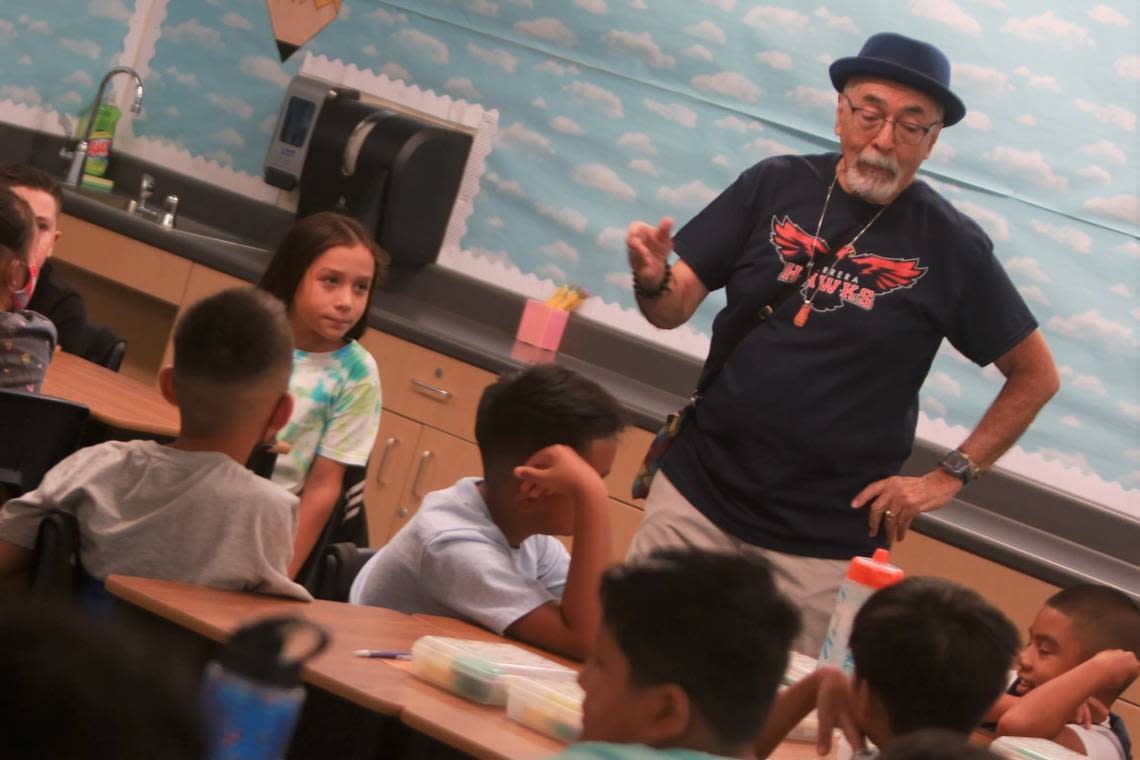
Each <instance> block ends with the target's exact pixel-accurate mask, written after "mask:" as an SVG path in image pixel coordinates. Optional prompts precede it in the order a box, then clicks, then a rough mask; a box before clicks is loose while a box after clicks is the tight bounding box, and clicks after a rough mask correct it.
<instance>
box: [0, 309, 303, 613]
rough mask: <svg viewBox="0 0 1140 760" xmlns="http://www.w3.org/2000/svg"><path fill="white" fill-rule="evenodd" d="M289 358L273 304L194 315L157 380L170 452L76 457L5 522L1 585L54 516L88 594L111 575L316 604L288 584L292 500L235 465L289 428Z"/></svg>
mask: <svg viewBox="0 0 1140 760" xmlns="http://www.w3.org/2000/svg"><path fill="white" fill-rule="evenodd" d="M292 359H293V345H292V338H291V332H290V329H289V322H288V320H287V318H286V316H285V310H284V307H283V306H282V304H281V303H280V302H278V301H277V300H276V299H274V298H273V297H272V296H269V295H267V294H264V293H260V292H258V291H255V290H253V289H245V288H242V289H232V290H226V291H223V292H221V293H219V294H217V295H214V296H211V297H210V298H207V299H205V300H203V301H200V302H198V303H197V304H195V305H193V306H191V307H190V309H189V310H188V311H187V312H186V314H185V316H184V317H183V318H182V320H181V321H180V322H179V324H178V327H177V329H176V330H175V334H174V367H173V368H169V367H168V368H165V369H163V371H162V374H161V375H160V377H159V382H160V385H161V388H162V393H163V395H164V396H166V398H167V399H169V400H170V401H171V402H172V403H174V404H176V405H177V406H178V408H179V412H180V413H181V417H182V429H181V431H180V433H179V436H178V438H177V439H175V440H174V442H173V443H171V444H169V445H167V446H163V445H160V444H158V443H155V442H154V441H125V442H123V441H110V442H108V443H103V444H99V445H98V446H92V447H89V448H86V449H81V450H80V451H78V452H76V453H75V454H72V455H71V456H70V457H68V458H67V459H65V460H63V461H62V462H60V463H59V464H58V465H56V466H55V467H54V468H52V469H51V470H50V471H49V472H48V473H47V475H45V476H44V479H43V482H42V483H41V484H40V487H39V488H37V489H36V490H34V491H31V492H29V493H27V494H24V495H23V496H20V497H18V498H15V499H12V500H11V501H9V502H8V503H7V504H5V505H4V507H3V508H2V509H0V578H4V577H7V576H10V575H14V574H16V573H18V572H20V571H22V570H23V569H24V568H26V567H27V566H28V564H29V562H30V561H31V556H32V547H33V545H34V544H35V539H36V531H37V529H38V528H39V524H40V522H41V520H42V519H43V516H44V514H45V513H46V512H47V511H49V510H52V509H56V510H61V511H64V512H68V513H70V514H73V515H75V517H76V519H77V521H78V523H79V533H80V548H79V553H80V559H81V561H82V563H83V566H84V569H85V570H86V571H87V573H88V574H90V576H91V577H92V578H93V579H94V580H96V581H102V580H104V579H105V578H106V577H107V576H108V575H111V574H114V573H120V574H125V575H140V576H145V577H150V578H161V579H164V580H174V581H183V582H186V583H194V584H198V585H203V586H213V587H216V588H222V589H231V590H239V591H256V592H262V593H267V594H277V595H281V596H290V597H294V598H297V599H305V600H308V599H311V597H310V596H309V594H308V592H307V591H305V589H304V588H302V587H301V586H299V585H297V584H296V583H294V582H293V581H291V580H290V579H289V577H288V575H287V573H286V571H287V568H288V566H289V561H290V559H291V558H292V551H293V549H292V547H293V534H294V532H295V530H296V525H297V497H296V496H293V495H292V494H290V493H289V492H287V491H286V490H285V489H283V488H281V487H280V486H278V485H276V484H274V483H271V482H270V481H268V480H266V479H264V478H260V477H258V476H257V475H255V474H254V473H252V472H251V471H249V470H247V469H246V468H245V467H244V466H243V464H242V463H243V462H245V461H246V460H247V459H249V456H250V453H251V452H252V451H253V449H254V447H255V446H256V445H257V444H259V443H261V442H262V441H266V440H268V439H269V438H270V437H271V436H272V435H273V433H275V432H276V430H277V429H278V428H279V427H281V425H283V424H284V423H285V421H286V420H287V419H289V413H290V411H291V410H292V399H291V397H290V396H289V393H288V390H287V389H288V382H289V373H290V371H291V369H292Z"/></svg>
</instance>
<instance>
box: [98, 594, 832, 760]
mask: <svg viewBox="0 0 1140 760" xmlns="http://www.w3.org/2000/svg"><path fill="white" fill-rule="evenodd" d="M106 585H107V590H108V591H109V592H110V593H111V594H113V595H114V596H116V597H118V598H119V599H122V600H123V601H126V602H129V603H130V604H132V605H134V606H136V607H139V608H141V609H143V610H145V611H147V612H150V613H152V614H154V615H157V616H159V617H161V618H163V619H165V620H168V621H170V622H172V623H175V624H177V625H179V626H180V627H182V628H185V629H188V630H190V631H193V632H194V633H196V634H198V635H200V636H204V637H206V638H208V639H211V640H213V641H216V642H224V641H225V640H226V639H227V638H228V637H229V635H230V634H231V633H232V632H233V631H235V630H237V629H238V628H240V627H241V626H242V625H244V624H246V623H249V622H252V621H254V620H259V619H261V618H263V617H268V616H272V615H296V616H298V617H304V618H306V619H308V620H311V621H312V622H315V623H318V624H320V625H321V626H323V627H324V628H326V629H327V630H328V631H329V633H330V635H331V643H330V644H329V647H328V648H327V649H326V650H325V651H324V652H323V653H321V654H320V655H318V656H317V657H315V658H313V659H312V660H310V661H309V662H308V663H307V664H306V665H305V668H304V671H303V674H302V675H303V678H304V680H305V682H306V683H307V684H309V685H311V686H314V687H317V688H319V689H322V690H324V691H327V692H329V693H331V694H334V695H336V696H338V697H340V698H342V699H344V700H347V701H349V702H351V703H353V704H355V705H358V706H360V707H363V708H365V709H367V710H371V711H373V712H375V713H378V714H380V715H386V716H391V717H395V718H398V719H399V720H400V722H401V723H403V724H404V725H405V726H407V727H409V728H411V729H413V730H415V731H418V732H420V733H423V734H426V735H427V736H430V737H432V738H434V739H437V740H439V741H441V742H443V743H444V744H446V745H448V746H450V747H453V748H455V749H457V750H460V751H461V752H465V753H467V754H469V755H472V756H474V757H477V758H485V759H486V760H529V759H531V758H542V757H549V756H550V755H553V754H556V753H558V752H559V751H561V749H562V748H563V745H562V744H561V743H560V742H557V741H555V740H553V739H549V738H547V737H545V736H543V735H541V734H538V733H536V732H534V731H531V730H530V729H529V728H526V727H525V726H523V725H521V724H519V723H516V722H514V721H512V720H510V719H509V718H507V717H506V713H505V712H504V711H503V709H502V708H501V707H487V706H484V705H478V704H475V703H473V702H469V701H467V700H465V699H462V698H460V697H457V696H454V695H452V694H450V693H448V692H446V691H444V690H442V689H439V688H436V687H434V686H432V685H430V684H428V683H425V682H423V681H420V680H419V679H417V678H415V677H414V676H413V675H412V674H411V671H410V666H409V663H407V662H401V661H394V660H369V659H362V658H360V657H356V656H354V655H353V654H352V652H353V650H356V649H410V648H411V645H412V643H413V642H414V641H415V640H416V639H418V638H419V637H420V636H426V635H436V636H455V637H460V638H468V639H478V640H482V641H502V640H503V639H502V638H501V637H499V636H496V635H495V634H493V633H490V632H488V631H486V630H484V629H482V628H478V627H476V626H473V625H470V624H468V623H465V622H463V621H460V620H454V619H451V618H441V617H436V616H432V615H406V614H404V613H401V612H395V611H393V610H387V609H382V608H379V607H363V606H358V605H350V604H343V603H340V602H327V601H322V600H316V601H313V602H307V603H306V602H300V601H296V600H292V599H283V598H277V597H271V596H263V595H257V594H245V593H240V592H234V591H222V590H219V589H212V588H206V587H203V586H191V585H188V584H185V583H175V582H173V581H162V580H154V579H150V578H134V577H129V576H122V575H112V576H111V577H109V578H108V579H107V583H106ZM511 643H515V644H517V643H518V642H511ZM520 646H524V648H526V649H530V650H531V651H536V652H538V653H539V654H542V655H543V656H545V657H549V658H551V659H554V660H558V661H559V662H562V663H563V664H567V665H570V666H572V667H576V666H575V665H574V664H573V663H570V662H568V661H566V660H563V659H562V658H559V657H557V656H555V655H551V654H549V653H546V652H542V651H540V650H537V649H534V648H533V647H528V646H525V645H520ZM771 757H772V758H774V759H775V760H809V759H810V760H814V759H815V758H816V757H817V755H816V753H815V748H814V746H813V745H811V744H806V743H801V742H785V743H784V744H782V745H781V746H780V747H779V748H778V749H777V750H776V751H775V752H774V753H773V754H772V755H771Z"/></svg>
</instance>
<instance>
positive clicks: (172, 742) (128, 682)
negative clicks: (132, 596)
mask: <svg viewBox="0 0 1140 760" xmlns="http://www.w3.org/2000/svg"><path fill="white" fill-rule="evenodd" d="M141 630H142V629H139V630H137V631H136V630H135V629H130V628H126V627H125V625H124V624H121V621H120V620H119V619H117V618H110V619H95V618H93V617H92V616H91V615H90V614H83V612H82V611H81V610H80V608H79V607H78V605H75V604H74V603H72V604H69V605H67V606H64V605H62V604H58V603H57V604H55V605H54V606H49V605H48V604H47V603H45V602H40V601H32V600H30V599H27V598H23V599H21V598H20V597H17V596H15V595H12V596H9V597H8V598H7V599H5V600H3V601H0V651H3V652H5V653H6V654H5V656H4V657H0V683H2V684H4V688H3V690H0V736H3V737H4V739H3V742H4V751H3V755H4V756H5V757H23V758H59V759H61V760H72V759H78V758H84V757H105V758H116V760H149V759H150V758H165V759H168V760H202V759H204V758H205V757H206V753H207V739H206V728H205V726H204V725H203V719H202V716H201V714H200V713H199V711H198V709H196V699H197V684H196V673H195V672H194V663H192V662H190V661H189V660H188V659H185V658H182V657H180V656H179V654H178V651H179V648H178V647H177V646H162V645H161V644H162V643H166V642H158V641H152V640H151V639H150V638H149V637H143V636H142V635H141ZM170 643H174V642H173V640H172V641H171V642H170ZM178 643H183V642H178ZM172 650H173V651H172Z"/></svg>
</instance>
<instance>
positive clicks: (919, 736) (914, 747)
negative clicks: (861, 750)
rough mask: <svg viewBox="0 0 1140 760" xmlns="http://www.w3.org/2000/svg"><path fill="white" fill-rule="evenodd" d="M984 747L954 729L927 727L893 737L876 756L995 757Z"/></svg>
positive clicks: (927, 759)
mask: <svg viewBox="0 0 1140 760" xmlns="http://www.w3.org/2000/svg"><path fill="white" fill-rule="evenodd" d="M999 758H1000V755H995V754H994V753H993V752H990V751H989V750H988V749H986V748H985V747H979V746H977V745H974V744H970V741H969V739H967V738H966V736H964V735H963V734H961V733H958V732H956V731H946V730H944V729H939V728H928V729H925V730H922V731H915V732H914V733H912V734H907V735H906V736H900V737H898V738H897V739H893V740H892V741H891V743H890V746H888V747H887V748H886V749H884V750H883V751H882V752H880V753H879V755H878V759H879V760H999Z"/></svg>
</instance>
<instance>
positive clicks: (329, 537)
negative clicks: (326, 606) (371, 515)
mask: <svg viewBox="0 0 1140 760" xmlns="http://www.w3.org/2000/svg"><path fill="white" fill-rule="evenodd" d="M367 472H368V465H367V464H365V465H363V466H360V467H352V466H350V467H345V470H344V483H343V486H342V488H341V492H340V498H339V499H337V502H336V506H334V507H333V511H332V515H330V516H329V520H328V522H327V523H325V528H324V530H322V531H321V536H320V538H318V539H317V543H316V545H315V546H313V551H312V552H310V553H309V556H308V557H307V558H306V559H305V564H303V565H301V570H300V571H299V572H298V573H297V578H296V581H297V583H300V584H301V585H302V586H304V587H305V588H306V589H308V590H309V593H310V594H314V595H315V594H316V593H317V592H318V591H319V590H320V586H321V573H322V572H323V569H324V568H323V565H322V561H323V557H324V555H325V550H326V548H327V547H329V546H330V545H332V544H338V543H351V544H355V545H356V546H359V547H366V546H368V518H367V516H366V514H365V511H364V478H365V476H366V475H367Z"/></svg>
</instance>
